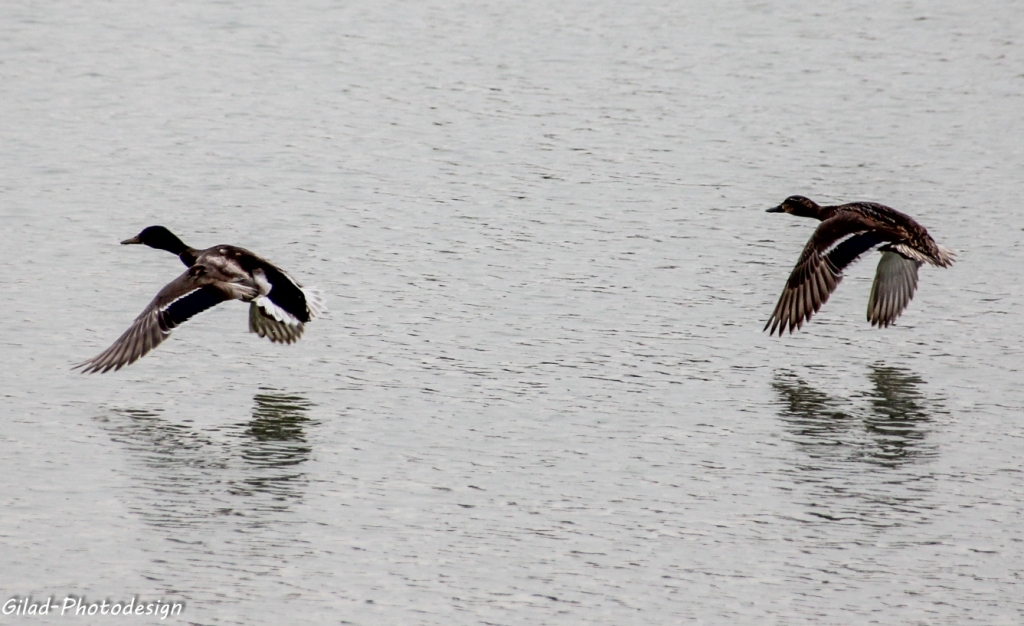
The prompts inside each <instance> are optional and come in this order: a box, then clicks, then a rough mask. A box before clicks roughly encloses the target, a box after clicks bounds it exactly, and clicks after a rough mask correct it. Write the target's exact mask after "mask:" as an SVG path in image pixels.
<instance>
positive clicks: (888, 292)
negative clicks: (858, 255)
mask: <svg viewBox="0 0 1024 626" xmlns="http://www.w3.org/2000/svg"><path fill="white" fill-rule="evenodd" d="M894 247H895V246H894ZM919 267H921V261H918V260H916V259H906V258H903V256H902V255H901V254H899V253H897V252H889V251H885V252H883V253H882V258H881V260H879V261H878V269H877V270H876V271H875V282H874V283H873V284H872V285H871V296H870V297H869V298H868V321H869V322H871V325H872V326H878V327H880V328H885V327H887V326H889V325H890V324H892V323H893V322H894V321H896V318H897V317H899V316H900V314H902V313H903V310H904V309H905V308H907V305H908V304H909V303H910V299H911V298H913V297H914V291H915V290H916V289H917V269H918V268H919Z"/></svg>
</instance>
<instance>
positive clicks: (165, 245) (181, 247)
mask: <svg viewBox="0 0 1024 626" xmlns="http://www.w3.org/2000/svg"><path fill="white" fill-rule="evenodd" d="M130 243H143V244H146V245H147V246H149V247H150V248H156V249H157V250H167V251H168V252H171V253H173V254H178V255H180V254H181V253H182V252H185V251H186V250H188V246H186V245H185V244H184V242H182V241H181V239H178V238H177V237H176V236H175V234H174V233H172V232H171V231H169V230H167V229H166V228H164V227H163V226H150V227H148V228H145V229H143V231H142V232H141V233H139V234H138V235H135V236H134V237H132V238H131V239H125V240H124V241H122V242H121V244H122V245H126V244H130Z"/></svg>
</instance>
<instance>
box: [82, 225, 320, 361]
mask: <svg viewBox="0 0 1024 626" xmlns="http://www.w3.org/2000/svg"><path fill="white" fill-rule="evenodd" d="M121 243H122V244H139V243H141V244H146V245H148V246H150V247H152V248H157V249H160V250H167V251H168V252H171V253H174V254H176V255H178V258H180V259H181V262H182V263H184V264H185V266H187V267H188V270H187V271H186V272H185V273H184V274H182V275H181V276H179V277H177V278H175V279H174V280H173V281H171V282H170V283H168V284H167V286H165V287H164V288H163V289H161V290H160V293H158V294H157V295H156V298H154V299H153V301H152V302H150V303H149V306H147V307H146V308H145V310H143V311H142V313H141V314H140V315H139V316H138V317H137V318H135V321H134V322H133V323H132V325H131V326H130V327H129V328H128V330H126V331H125V332H124V334H123V335H121V337H120V338H119V339H118V340H117V341H115V342H114V344H113V345H111V346H110V347H109V348H107V349H106V350H104V351H103V352H102V353H100V354H99V355H98V356H96V357H94V358H92V359H89V360H88V361H86V362H84V363H80V364H79V365H77V366H76V367H80V368H82V371H83V372H84V373H93V372H107V371H110V370H111V369H114V370H118V369H121V368H122V367H124V366H125V365H130V364H131V363H134V362H135V361H136V360H138V359H139V358H140V357H142V356H143V355H145V354H146V353H147V352H149V351H150V350H152V349H153V348H155V347H157V346H158V345H160V343H161V342H163V340H164V339H166V338H167V337H168V336H169V335H170V334H171V330H173V329H174V328H175V327H177V326H178V325H180V324H182V323H184V322H185V321H187V320H188V319H190V318H191V317H192V316H194V315H196V314H198V313H201V312H203V311H205V310H207V309H209V308H212V307H214V306H216V305H218V304H220V303H221V302H224V301H226V300H241V301H243V302H249V303H251V304H250V306H249V330H250V331H251V332H254V333H257V334H258V335H259V336H260V337H267V338H268V339H270V340H271V341H274V342H282V343H292V342H294V341H296V340H297V339H298V338H299V337H301V336H302V332H303V330H304V329H305V326H304V325H305V323H306V322H308V321H309V320H311V319H312V318H314V317H316V316H317V315H319V314H320V313H322V312H323V311H324V310H325V308H324V303H323V299H322V298H321V296H320V294H319V292H318V291H316V290H315V289H311V288H303V287H302V285H300V284H299V283H298V282H296V281H295V280H294V279H293V278H292V277H291V276H289V275H288V274H286V273H285V272H284V271H283V270H281V269H280V268H278V267H277V266H276V265H274V264H273V263H271V262H269V261H267V260H266V259H263V258H261V257H259V256H257V255H255V254H253V253H252V252H249V251H248V250H245V249H244V248H238V247H236V246H214V247H212V248H207V249H206V250H197V249H195V248H190V247H189V246H186V245H185V244H184V243H182V241H181V240H180V239H178V238H177V237H176V236H175V235H174V234H173V233H171V232H170V231H169V230H167V229H166V228H164V227H163V226H150V227H149V228H146V229H145V230H143V231H142V232H141V233H139V234H138V235H137V236H136V237H133V238H131V239H127V240H125V241H122V242H121Z"/></svg>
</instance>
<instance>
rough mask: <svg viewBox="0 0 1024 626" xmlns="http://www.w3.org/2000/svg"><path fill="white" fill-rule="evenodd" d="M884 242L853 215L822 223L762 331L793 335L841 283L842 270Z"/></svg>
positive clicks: (839, 216)
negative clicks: (787, 331)
mask: <svg viewBox="0 0 1024 626" xmlns="http://www.w3.org/2000/svg"><path fill="white" fill-rule="evenodd" d="M883 241H885V239H884V238H883V237H882V236H881V234H880V233H878V232H877V231H875V230H871V228H870V225H869V224H866V223H865V222H864V221H863V219H862V218H861V217H859V216H857V215H855V214H841V215H837V216H835V217H832V218H830V219H827V220H825V221H824V222H822V223H821V224H820V225H819V226H818V228H817V230H815V231H814V234H813V235H812V236H811V239H810V241H808V242H807V245H806V246H804V251H803V253H802V254H801V255H800V259H799V260H798V261H797V263H796V267H794V268H793V272H792V273H791V274H790V275H789V280H788V281H786V287H785V289H783V291H782V295H781V296H780V297H779V302H778V304H776V305H775V310H774V311H773V312H772V315H771V317H770V318H768V323H766V324H765V325H764V330H768V329H769V327H770V328H771V330H770V331H769V333H768V334H769V335H771V334H773V333H775V331H776V330H778V332H779V336H782V333H783V332H784V331H785V330H786V329H787V328H788V329H789V332H793V330H794V329H798V328H800V327H801V326H803V324H804V322H806V321H807V320H809V319H811V316H812V315H814V314H815V313H817V312H818V310H820V309H821V306H822V305H823V304H825V303H826V302H828V299H829V297H830V296H831V295H832V292H834V291H835V290H836V287H838V286H839V283H840V281H842V279H843V277H842V272H843V270H844V269H845V268H846V267H847V266H848V265H850V264H851V263H853V262H854V261H855V260H857V258H858V257H859V256H860V255H862V254H864V253H865V252H867V251H868V250H870V249H871V248H873V247H875V246H877V245H878V244H880V243H882V242H883ZM837 242H838V244H837Z"/></svg>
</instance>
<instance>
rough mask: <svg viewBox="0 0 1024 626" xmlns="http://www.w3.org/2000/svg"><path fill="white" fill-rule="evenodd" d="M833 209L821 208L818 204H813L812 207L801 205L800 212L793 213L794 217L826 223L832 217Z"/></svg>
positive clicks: (828, 207) (829, 207)
mask: <svg viewBox="0 0 1024 626" xmlns="http://www.w3.org/2000/svg"><path fill="white" fill-rule="evenodd" d="M833 209H835V207H831V206H821V205H820V204H818V203H817V202H811V204H810V205H800V208H799V210H797V211H793V215H799V216H800V217H813V218H814V219H816V220H820V221H822V222H824V221H825V220H827V219H828V218H830V217H832V213H833Z"/></svg>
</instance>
